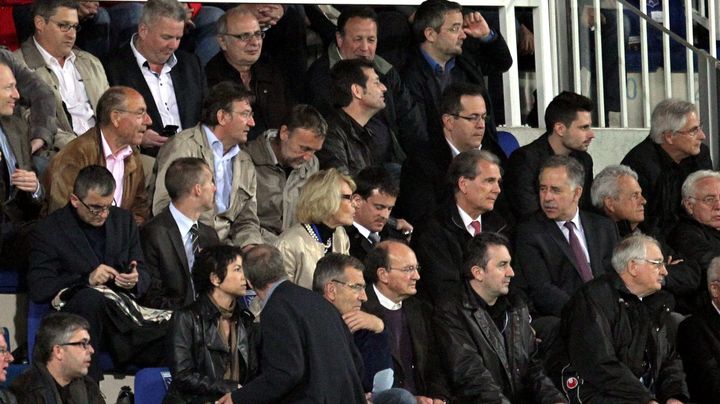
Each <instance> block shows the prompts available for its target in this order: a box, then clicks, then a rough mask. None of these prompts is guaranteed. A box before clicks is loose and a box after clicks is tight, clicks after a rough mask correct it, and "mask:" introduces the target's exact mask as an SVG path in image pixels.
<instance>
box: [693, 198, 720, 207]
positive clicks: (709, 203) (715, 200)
mask: <svg viewBox="0 0 720 404" xmlns="http://www.w3.org/2000/svg"><path fill="white" fill-rule="evenodd" d="M688 199H695V200H696V201H700V202H702V203H703V204H705V205H707V206H715V205H716V204H717V203H718V201H720V196H719V195H707V196H704V197H702V198H696V197H694V196H690V197H688Z"/></svg>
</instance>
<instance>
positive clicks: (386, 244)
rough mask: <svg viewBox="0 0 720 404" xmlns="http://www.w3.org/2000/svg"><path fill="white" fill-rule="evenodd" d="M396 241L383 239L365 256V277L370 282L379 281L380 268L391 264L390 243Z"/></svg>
mask: <svg viewBox="0 0 720 404" xmlns="http://www.w3.org/2000/svg"><path fill="white" fill-rule="evenodd" d="M393 242H396V241H382V242H380V243H378V244H377V245H376V246H375V247H373V249H372V250H370V252H368V253H367V255H366V256H365V270H364V271H363V277H364V278H365V282H367V283H368V284H370V283H372V284H375V283H377V281H378V276H377V270H378V268H387V267H389V266H390V244H391V243H393Z"/></svg>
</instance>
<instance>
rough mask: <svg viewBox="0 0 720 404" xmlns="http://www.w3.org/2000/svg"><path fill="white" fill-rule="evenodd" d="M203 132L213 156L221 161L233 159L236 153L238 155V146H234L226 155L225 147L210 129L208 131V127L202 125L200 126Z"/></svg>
mask: <svg viewBox="0 0 720 404" xmlns="http://www.w3.org/2000/svg"><path fill="white" fill-rule="evenodd" d="M202 128H203V131H204V132H205V136H206V137H207V140H208V143H210V147H211V148H212V150H213V152H214V153H215V155H217V156H219V157H221V158H222V159H223V160H225V159H228V160H229V159H231V158H233V157H235V156H236V155H237V154H238V153H240V146H238V145H235V146H233V147H231V148H230V150H228V152H227V153H225V147H224V146H223V144H222V142H221V141H220V139H218V138H217V136H215V133H213V131H212V129H210V127H209V126H207V125H203V126H202Z"/></svg>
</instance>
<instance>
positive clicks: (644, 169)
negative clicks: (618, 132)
mask: <svg viewBox="0 0 720 404" xmlns="http://www.w3.org/2000/svg"><path fill="white" fill-rule="evenodd" d="M704 139H705V132H703V128H702V122H701V121H700V113H699V112H698V109H697V107H696V106H695V105H694V104H692V103H689V102H687V101H682V100H676V99H667V100H664V101H661V102H660V103H659V104H658V105H657V106H656V107H655V110H653V113H652V118H651V123H650V135H649V136H648V137H647V138H645V140H643V141H642V142H640V143H639V144H638V145H637V146H635V147H634V148H633V149H632V150H630V151H629V152H628V154H627V155H625V158H623V160H622V164H624V165H627V166H629V167H631V168H632V169H633V170H635V172H636V173H637V174H638V182H639V183H640V186H641V187H642V189H643V192H644V194H645V198H647V200H648V205H647V209H646V212H645V222H646V223H648V224H651V225H652V226H656V227H657V228H658V229H660V231H661V234H663V235H666V234H667V233H668V232H669V231H670V230H671V229H672V227H673V226H674V225H675V223H677V221H678V219H679V217H680V211H681V209H680V186H681V185H682V183H683V181H685V178H687V176H688V175H689V174H690V173H692V172H695V171H697V170H703V169H707V170H709V169H712V161H711V160H710V150H709V149H708V147H707V146H706V145H705V144H703V143H702V141H703V140H704Z"/></svg>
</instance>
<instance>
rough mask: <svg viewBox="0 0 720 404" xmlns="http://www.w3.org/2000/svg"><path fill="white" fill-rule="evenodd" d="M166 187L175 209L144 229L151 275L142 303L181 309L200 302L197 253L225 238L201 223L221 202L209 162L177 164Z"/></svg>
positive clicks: (188, 159) (187, 160)
mask: <svg viewBox="0 0 720 404" xmlns="http://www.w3.org/2000/svg"><path fill="white" fill-rule="evenodd" d="M165 187H166V188H167V190H168V194H169V195H170V205H168V207H167V208H165V209H163V210H162V212H160V213H159V214H158V215H157V216H155V217H154V218H152V220H150V221H149V222H147V223H146V224H145V225H144V226H143V227H142V228H141V229H140V242H141V245H142V249H143V253H144V254H145V259H146V262H147V267H148V272H149V273H150V287H149V288H148V291H147V293H146V294H145V296H144V297H143V300H142V301H143V303H144V304H145V305H146V306H148V307H156V308H159V309H168V310H175V309H179V308H181V307H183V306H186V305H188V304H190V303H192V302H193V301H195V288H194V286H193V283H192V276H191V272H192V268H193V264H194V262H195V254H196V253H197V252H199V251H200V250H201V249H203V248H205V247H209V246H211V245H215V244H220V240H219V239H218V236H217V233H215V229H213V228H212V227H210V226H208V225H206V224H204V223H200V222H198V219H199V218H200V215H201V214H202V213H203V212H205V211H207V210H211V209H212V208H213V202H214V200H215V182H214V181H213V176H212V171H210V167H209V166H208V165H207V163H206V162H205V160H203V159H200V158H196V157H181V158H179V159H177V160H175V161H173V162H172V163H171V164H170V167H168V169H167V171H166V172H165Z"/></svg>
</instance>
